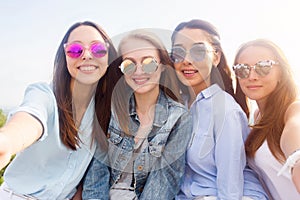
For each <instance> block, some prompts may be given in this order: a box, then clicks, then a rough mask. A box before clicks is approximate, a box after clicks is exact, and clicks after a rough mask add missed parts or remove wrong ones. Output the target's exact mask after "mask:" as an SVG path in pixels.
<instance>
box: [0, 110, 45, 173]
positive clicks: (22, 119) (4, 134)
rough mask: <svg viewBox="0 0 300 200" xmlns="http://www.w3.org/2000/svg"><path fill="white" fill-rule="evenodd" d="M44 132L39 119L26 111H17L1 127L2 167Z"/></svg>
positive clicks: (0, 165) (0, 161)
mask: <svg viewBox="0 0 300 200" xmlns="http://www.w3.org/2000/svg"><path fill="white" fill-rule="evenodd" d="M42 132H43V126H42V124H41V123H40V121H39V120H37V119H36V118H35V117H33V116H32V115H30V114H28V113H26V112H17V113H16V114H15V115H14V116H12V118H11V119H10V120H9V121H8V122H7V124H6V125H5V126H4V127H3V128H1V129H0V168H1V169H2V168H3V167H5V166H6V165H7V164H8V162H9V160H10V157H11V156H12V155H14V154H15V153H18V152H19V151H22V150H23V149H25V148H26V147H28V146H30V145H31V144H32V143H34V142H35V141H36V140H37V139H38V138H39V137H40V136H41V135H42Z"/></svg>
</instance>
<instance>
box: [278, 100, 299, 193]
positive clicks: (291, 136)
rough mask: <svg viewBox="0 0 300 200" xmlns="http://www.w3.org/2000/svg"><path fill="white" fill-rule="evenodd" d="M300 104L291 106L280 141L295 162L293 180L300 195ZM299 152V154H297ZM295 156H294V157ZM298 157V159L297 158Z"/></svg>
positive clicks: (283, 148)
mask: <svg viewBox="0 0 300 200" xmlns="http://www.w3.org/2000/svg"><path fill="white" fill-rule="evenodd" d="M299 122H300V102H299V101H298V102H294V103H293V104H291V105H290V106H289V108H288V109H287V111H286V114H285V126H284V129H283V132H282V136H281V139H280V146H281V149H282V151H283V153H284V154H285V156H286V158H287V159H288V160H289V158H290V160H291V158H292V160H294V161H295V164H294V165H293V166H289V167H291V168H292V171H291V172H292V179H293V182H294V184H295V186H296V189H297V190H298V192H299V193H300V155H299V156H297V154H299V151H300V123H299ZM296 151H298V152H296ZM293 155H294V156H293ZM296 157H297V158H296Z"/></svg>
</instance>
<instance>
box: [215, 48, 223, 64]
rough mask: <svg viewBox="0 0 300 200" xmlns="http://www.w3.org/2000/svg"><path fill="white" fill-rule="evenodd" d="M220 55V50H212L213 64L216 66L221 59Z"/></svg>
mask: <svg viewBox="0 0 300 200" xmlns="http://www.w3.org/2000/svg"><path fill="white" fill-rule="evenodd" d="M221 56H222V52H221V51H220V50H219V49H216V51H214V58H213V66H216V67H217V66H218V64H219V63H220V60H221Z"/></svg>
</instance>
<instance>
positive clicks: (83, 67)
mask: <svg viewBox="0 0 300 200" xmlns="http://www.w3.org/2000/svg"><path fill="white" fill-rule="evenodd" d="M79 69H80V70H82V71H93V70H95V69H96V67H95V66H81V67H79Z"/></svg>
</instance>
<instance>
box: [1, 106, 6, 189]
mask: <svg viewBox="0 0 300 200" xmlns="http://www.w3.org/2000/svg"><path fill="white" fill-rule="evenodd" d="M5 122H6V115H5V114H4V112H3V110H2V109H0V128H1V127H2V126H3V125H4V124H5ZM4 170H5V168H3V169H1V171H0V185H1V184H2V183H3V177H2V176H3V173H4Z"/></svg>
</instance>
